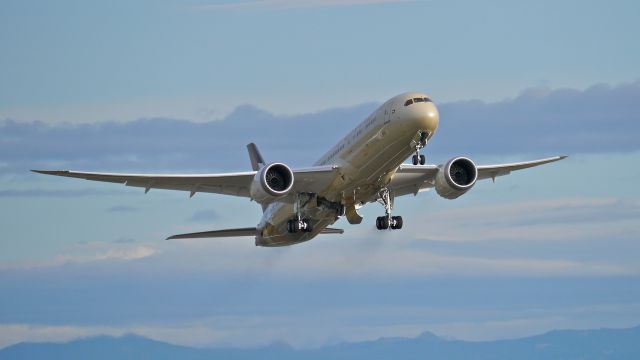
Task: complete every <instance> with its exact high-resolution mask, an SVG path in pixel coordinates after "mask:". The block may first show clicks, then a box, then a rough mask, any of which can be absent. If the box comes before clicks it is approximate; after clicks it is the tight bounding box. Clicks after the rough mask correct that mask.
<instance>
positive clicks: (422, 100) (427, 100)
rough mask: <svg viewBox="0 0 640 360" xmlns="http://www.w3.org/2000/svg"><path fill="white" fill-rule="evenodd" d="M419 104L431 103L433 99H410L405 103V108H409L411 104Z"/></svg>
mask: <svg viewBox="0 0 640 360" xmlns="http://www.w3.org/2000/svg"><path fill="white" fill-rule="evenodd" d="M419 102H431V99H429V98H428V97H417V98H413V99H409V100H407V101H405V102H404V106H409V105H411V104H414V103H419Z"/></svg>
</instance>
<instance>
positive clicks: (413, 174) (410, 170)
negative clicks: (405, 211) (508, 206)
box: [389, 156, 566, 196]
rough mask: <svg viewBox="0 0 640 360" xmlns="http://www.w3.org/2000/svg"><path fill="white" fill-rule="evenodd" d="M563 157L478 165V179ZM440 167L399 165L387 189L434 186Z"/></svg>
mask: <svg viewBox="0 0 640 360" xmlns="http://www.w3.org/2000/svg"><path fill="white" fill-rule="evenodd" d="M564 158H566V156H554V157H550V158H546V159H540V160H533V161H523V162H517V163H509V164H497V165H480V166H478V180H482V179H495V178H496V177H498V176H504V175H508V174H510V173H511V172H512V171H516V170H522V169H527V168H530V167H534V166H539V165H543V164H548V163H552V162H555V161H559V160H562V159H564ZM440 168H441V166H438V165H408V164H403V165H400V167H399V168H398V170H397V171H396V173H395V175H394V176H393V179H392V180H391V183H390V184H389V189H390V190H392V191H393V193H394V196H402V195H408V194H414V195H416V194H417V193H418V192H420V191H421V190H424V189H428V188H432V187H434V182H435V178H436V175H437V174H438V171H440Z"/></svg>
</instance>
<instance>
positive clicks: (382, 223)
mask: <svg viewBox="0 0 640 360" xmlns="http://www.w3.org/2000/svg"><path fill="white" fill-rule="evenodd" d="M378 201H379V202H380V203H381V204H382V205H383V206H384V213H385V216H378V217H377V218H376V228H377V229H378V230H386V229H389V228H391V229H393V230H396V229H402V216H391V210H392V208H393V204H392V201H391V196H390V195H389V190H388V189H387V188H384V189H382V190H381V191H380V199H379V200H378Z"/></svg>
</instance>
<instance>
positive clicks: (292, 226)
mask: <svg viewBox="0 0 640 360" xmlns="http://www.w3.org/2000/svg"><path fill="white" fill-rule="evenodd" d="M312 230H313V229H312V228H311V224H310V223H309V219H298V218H295V219H291V220H289V221H287V231H288V232H290V233H292V234H295V233H297V232H311V231H312Z"/></svg>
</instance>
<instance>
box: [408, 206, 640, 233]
mask: <svg viewBox="0 0 640 360" xmlns="http://www.w3.org/2000/svg"><path fill="white" fill-rule="evenodd" d="M638 219H640V204H638V203H637V201H634V200H623V199H618V198H558V199H550V200H529V201H523V202H514V203H504V204H481V205H478V206H473V207H466V208H458V209H443V210H441V211H438V212H437V213H421V214H417V215H416V216H414V218H413V219H411V220H409V221H410V222H416V223H423V224H425V225H426V226H427V227H428V228H429V231H428V232H427V233H425V232H422V231H420V230H419V229H418V228H413V231H411V230H409V231H410V232H411V234H410V235H409V236H411V237H413V238H416V239H426V240H439V241H489V240H490V241H496V240H503V241H513V240H528V241H575V242H580V241H587V240H592V239H595V240H603V239H609V240H614V239H620V238H624V239H630V238H638V237H639V236H640V223H638ZM431 224H437V226H431ZM404 235H405V236H406V235H408V234H404Z"/></svg>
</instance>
